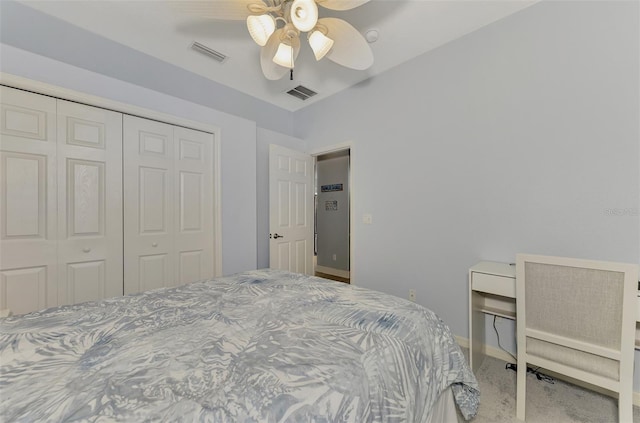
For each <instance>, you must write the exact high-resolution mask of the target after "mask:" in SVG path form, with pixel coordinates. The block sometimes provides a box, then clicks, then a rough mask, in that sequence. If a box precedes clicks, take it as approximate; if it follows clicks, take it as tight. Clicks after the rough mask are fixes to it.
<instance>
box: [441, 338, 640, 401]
mask: <svg viewBox="0 0 640 423" xmlns="http://www.w3.org/2000/svg"><path fill="white" fill-rule="evenodd" d="M454 337H455V339H456V342H458V345H460V346H461V347H462V348H466V349H469V339H468V338H464V337H462V336H458V335H454ZM485 350H486V352H487V356H489V357H493V358H497V359H498V360H502V361H506V362H509V363H513V362H514V360H513V357H511V356H510V355H509V354H507V353H506V352H504V351H503V350H501V349H499V348H495V347H492V346H491V345H485ZM542 373H545V374H547V375H549V376H551V377H553V378H555V379H561V380H565V381H567V382H570V383H572V384H574V385H577V386H580V387H582V388H588V389H589V390H591V391H595V392H598V393H600V394H603V395H607V396H610V397H614V398H617V395H616V393H615V392H611V391H609V390H607V389H603V388H601V387H599V386H595V385H589V384H587V383H584V382H582V381H580V380H576V379H571V378H568V377H566V376H565V375H561V374H557V373H554V372H552V371H547V370H546V369H543V371H542ZM633 405H634V406H636V407H640V392H637V391H634V392H633Z"/></svg>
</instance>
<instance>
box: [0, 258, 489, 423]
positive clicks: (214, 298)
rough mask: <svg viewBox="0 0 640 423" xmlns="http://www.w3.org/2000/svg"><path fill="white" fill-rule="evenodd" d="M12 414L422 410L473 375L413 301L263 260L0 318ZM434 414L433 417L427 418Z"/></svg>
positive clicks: (468, 405)
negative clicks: (174, 283)
mask: <svg viewBox="0 0 640 423" xmlns="http://www.w3.org/2000/svg"><path fill="white" fill-rule="evenodd" d="M0 363H1V366H0V397H1V398H2V405H0V407H1V410H0V411H1V413H2V417H3V418H4V420H6V421H45V420H46V421H211V422H307V421H314V422H412V423H413V422H427V421H429V419H430V415H431V414H432V409H433V408H434V405H436V403H438V400H439V399H441V398H442V394H443V393H444V392H446V391H447V390H450V392H451V393H452V395H453V399H454V401H455V403H456V405H457V407H458V409H459V412H460V414H461V415H462V416H463V417H464V418H465V419H470V418H472V417H474V416H475V414H476V412H477V408H478V404H479V392H478V384H477V381H476V379H475V377H474V375H473V373H472V372H471V370H470V369H469V367H468V365H467V363H466V359H465V357H464V355H463V353H462V351H461V350H460V347H459V346H458V344H457V343H456V341H455V339H454V338H453V336H452V334H451V332H450V330H449V328H448V327H447V326H446V324H444V322H442V320H441V319H440V318H438V316H436V315H435V314H434V313H433V312H431V311H429V310H428V309H426V308H424V307H422V306H420V305H417V304H415V303H412V302H409V301H406V300H403V299H400V298H397V297H393V296H390V295H386V294H383V293H380V292H375V291H371V290H366V289H363V288H358V287H356V286H351V285H346V284H343V283H339V282H333V281H328V280H325V279H320V278H315V277H309V276H304V275H299V274H293V273H289V272H283V271H276V270H256V271H250V272H245V273H241V274H237V275H233V276H230V277H224V278H219V279H213V280H208V281H203V282H196V283H192V284H188V285H185V286H181V287H177V288H172V289H160V290H154V291H149V292H146V293H143V294H139V295H132V296H125V297H118V298H112V299H108V300H103V301H99V302H90V303H83V304H79V305H71V306H64V307H58V308H52V309H47V310H44V311H40V312H35V313H30V314H27V315H24V316H15V317H9V318H6V319H1V320H0ZM431 421H433V420H431Z"/></svg>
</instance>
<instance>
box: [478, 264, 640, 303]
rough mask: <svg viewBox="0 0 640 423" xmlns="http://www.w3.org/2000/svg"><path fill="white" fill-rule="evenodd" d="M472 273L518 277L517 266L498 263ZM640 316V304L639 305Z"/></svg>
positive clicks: (483, 265) (481, 266)
mask: <svg viewBox="0 0 640 423" xmlns="http://www.w3.org/2000/svg"><path fill="white" fill-rule="evenodd" d="M469 271H470V272H478V273H486V274H488V275H497V276H503V277H505V278H514V279H515V277H516V265H515V264H509V263H500V262H497V261H481V262H478V263H477V264H475V265H473V266H471V267H470V268H469ZM638 297H640V282H639V286H638ZM638 307H639V308H638V316H640V303H639V304H638Z"/></svg>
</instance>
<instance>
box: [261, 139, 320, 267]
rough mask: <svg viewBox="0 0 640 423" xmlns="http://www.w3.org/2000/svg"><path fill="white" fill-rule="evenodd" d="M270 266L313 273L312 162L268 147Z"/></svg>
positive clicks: (277, 147) (292, 152)
mask: <svg viewBox="0 0 640 423" xmlns="http://www.w3.org/2000/svg"><path fill="white" fill-rule="evenodd" d="M269 232H270V238H271V240H270V244H269V258H270V264H269V265H270V267H271V268H274V269H281V270H288V271H291V272H295V273H304V274H307V275H311V274H313V160H312V158H311V156H310V155H307V154H304V153H302V152H299V151H295V150H290V149H288V148H284V147H281V146H278V145H274V144H272V145H270V146H269Z"/></svg>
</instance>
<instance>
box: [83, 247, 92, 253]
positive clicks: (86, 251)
mask: <svg viewBox="0 0 640 423" xmlns="http://www.w3.org/2000/svg"><path fill="white" fill-rule="evenodd" d="M82 251H84V252H85V253H88V252H90V251H91V248H89V247H84V248H83V249H82Z"/></svg>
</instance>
